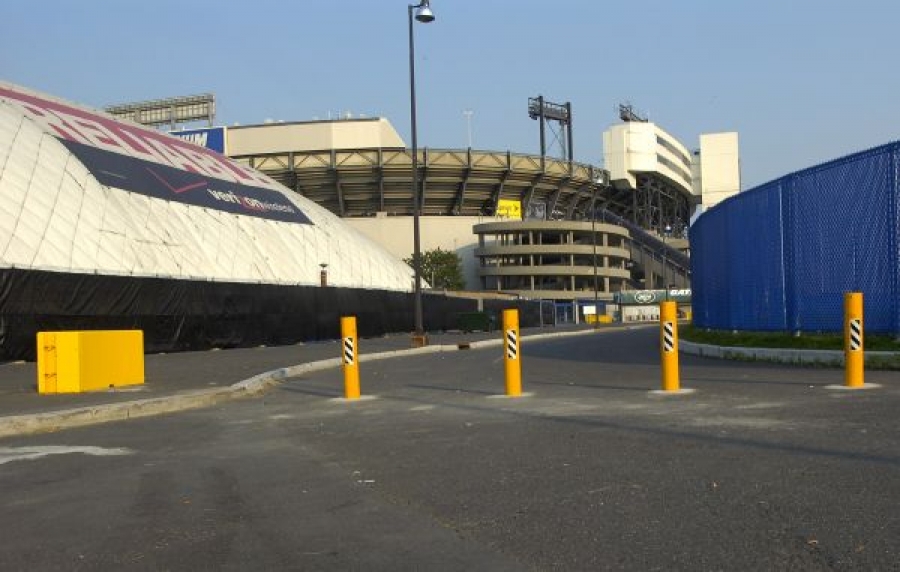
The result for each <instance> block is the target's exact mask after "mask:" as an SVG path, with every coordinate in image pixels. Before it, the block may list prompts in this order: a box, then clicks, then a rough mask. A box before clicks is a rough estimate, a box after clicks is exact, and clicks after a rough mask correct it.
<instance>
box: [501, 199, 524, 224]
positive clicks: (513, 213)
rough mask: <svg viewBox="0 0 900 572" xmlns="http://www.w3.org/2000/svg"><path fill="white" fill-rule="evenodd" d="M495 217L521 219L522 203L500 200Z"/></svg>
mask: <svg viewBox="0 0 900 572" xmlns="http://www.w3.org/2000/svg"><path fill="white" fill-rule="evenodd" d="M497 216H502V217H505V218H517V219H519V220H521V219H522V201H513V200H510V199H500V202H499V204H498V205H497Z"/></svg>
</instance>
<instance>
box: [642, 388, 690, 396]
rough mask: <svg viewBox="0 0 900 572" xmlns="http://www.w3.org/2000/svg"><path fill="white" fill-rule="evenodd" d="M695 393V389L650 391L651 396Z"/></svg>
mask: <svg viewBox="0 0 900 572" xmlns="http://www.w3.org/2000/svg"><path fill="white" fill-rule="evenodd" d="M695 391H697V390H696V389H676V390H669V389H653V390H651V391H650V394H651V395H689V394H691V393H694V392H695Z"/></svg>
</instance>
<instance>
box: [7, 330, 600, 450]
mask: <svg viewBox="0 0 900 572" xmlns="http://www.w3.org/2000/svg"><path fill="white" fill-rule="evenodd" d="M604 331H612V330H609V329H600V330H578V331H574V332H557V333H553V334H537V335H533V336H527V337H524V338H522V342H523V343H524V342H526V341H532V340H539V339H548V338H563V337H570V336H579V335H585V334H593V333H600V332H604ZM501 342H502V340H501V339H499V338H497V339H491V340H481V341H477V342H471V343H470V344H468V347H463V346H461V345H449V344H444V345H434V346H425V347H422V348H410V349H403V350H391V351H385V352H378V353H373V354H362V355H360V356H359V361H360V362H361V363H364V362H369V361H376V360H383V359H391V358H396V357H403V356H413V355H422V354H432V353H440V352H451V351H453V352H455V351H461V350H464V349H468V348H471V349H479V348H487V347H492V346H499V345H500V344H501ZM340 365H341V359H340V358H332V359H325V360H318V361H313V362H308V363H302V364H298V365H292V366H289V367H283V368H279V369H275V370H271V371H267V372H264V373H260V374H258V375H255V376H253V377H251V378H249V379H245V380H243V381H239V382H237V383H234V384H232V385H230V386H228V387H220V388H215V389H198V390H192V391H185V392H182V393H178V394H175V395H168V396H165V397H153V398H149V399H138V400H134V401H122V402H119V403H105V404H102V405H93V406H88V407H77V408H73V409H63V410H59V411H47V412H42V413H30V414H26V415H11V416H5V417H0V438H4V437H14V436H18V435H30V434H34V433H50V432H54V431H60V430H62V429H71V428H75V427H84V426H86V425H94V424H99V423H108V422H110V421H124V420H126V419H138V418H141V417H150V416H153V415H163V414H166V413H175V412H177V411H187V410H189V409H199V408H202V407H209V406H211V405H215V404H216V403H221V402H224V401H229V400H232V399H240V398H243V397H250V396H255V395H259V394H261V393H264V392H266V391H268V390H270V389H272V388H273V387H275V386H276V385H278V384H279V383H281V382H282V381H283V380H285V379H287V378H290V377H296V376H298V375H303V374H305V373H311V372H315V371H321V370H325V369H330V368H334V367H340Z"/></svg>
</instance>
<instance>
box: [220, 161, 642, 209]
mask: <svg viewBox="0 0 900 572" xmlns="http://www.w3.org/2000/svg"><path fill="white" fill-rule="evenodd" d="M233 158H234V159H236V160H237V161H240V162H243V163H245V164H247V165H249V166H251V167H253V168H255V169H258V170H260V171H262V172H264V173H266V174H267V175H269V176H270V177H272V178H273V179H275V180H277V181H279V182H280V183H282V184H283V185H285V186H286V187H288V188H291V189H293V190H295V191H297V192H298V193H300V194H302V195H303V196H305V197H307V198H309V199H311V200H313V201H315V202H316V203H317V204H320V205H322V206H323V207H325V208H327V209H328V210H330V211H332V212H334V213H336V214H338V215H340V216H346V217H358V216H372V215H375V214H376V213H379V212H381V213H386V214H388V215H398V216H407V215H412V212H413V200H412V198H413V194H412V186H411V184H410V181H411V179H412V177H411V172H412V165H411V153H410V151H409V149H405V148H380V149H362V148H360V149H330V150H324V151H296V152H290V151H285V152H283V153H267V154H256V155H243V156H234V157H233ZM418 159H419V161H418V164H419V166H420V167H419V168H420V181H422V211H421V212H422V214H423V215H468V216H481V215H484V216H490V215H494V214H495V213H496V212H497V209H498V206H499V204H500V201H501V200H514V201H520V202H521V208H522V212H523V213H529V212H533V211H534V209H535V207H540V210H541V211H543V212H541V217H540V218H544V217H545V216H546V218H563V219H573V218H583V217H584V216H585V213H586V212H587V211H588V210H589V208H590V204H591V201H592V200H594V199H595V198H596V200H597V206H598V208H600V207H601V206H604V205H606V206H607V207H608V208H611V205H612V204H613V203H615V202H616V201H617V200H619V199H620V197H618V196H617V195H616V192H617V190H616V189H613V188H610V187H609V186H608V185H607V181H608V173H607V172H606V171H604V170H603V169H599V168H596V167H593V166H591V165H587V164H582V163H576V162H569V161H565V160H561V159H554V158H551V157H541V156H539V155H527V154H520V153H512V152H509V151H507V152H500V151H479V150H473V149H422V150H420V151H419V158H418ZM621 208H622V209H624V208H627V205H626V204H625V202H624V200H623V201H622V204H621ZM530 209H531V210H530ZM616 210H621V209H616Z"/></svg>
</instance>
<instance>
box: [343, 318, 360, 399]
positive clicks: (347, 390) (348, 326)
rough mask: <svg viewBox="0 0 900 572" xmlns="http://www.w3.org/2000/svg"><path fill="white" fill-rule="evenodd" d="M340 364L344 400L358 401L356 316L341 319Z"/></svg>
mask: <svg viewBox="0 0 900 572" xmlns="http://www.w3.org/2000/svg"><path fill="white" fill-rule="evenodd" d="M341 342H342V343H341V348H342V353H341V363H342V364H343V366H344V398H346V399H359V355H358V354H359V351H358V348H357V337H356V316H343V317H342V318H341Z"/></svg>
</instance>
